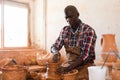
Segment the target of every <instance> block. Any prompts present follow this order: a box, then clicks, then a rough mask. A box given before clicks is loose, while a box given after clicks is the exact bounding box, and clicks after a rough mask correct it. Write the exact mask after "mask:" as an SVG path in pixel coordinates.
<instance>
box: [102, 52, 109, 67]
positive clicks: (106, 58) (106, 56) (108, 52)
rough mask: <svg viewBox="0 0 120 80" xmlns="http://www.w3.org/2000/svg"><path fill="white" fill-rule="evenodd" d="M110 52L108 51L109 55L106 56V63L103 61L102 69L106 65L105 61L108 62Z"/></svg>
mask: <svg viewBox="0 0 120 80" xmlns="http://www.w3.org/2000/svg"><path fill="white" fill-rule="evenodd" d="M109 54H110V52H108V54H107V56H106V58H105V60H104V63H103V65H102V67H101V69H102V68H103V67H104V65H105V63H106V61H107V59H108V57H109Z"/></svg>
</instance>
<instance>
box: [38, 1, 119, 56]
mask: <svg viewBox="0 0 120 80" xmlns="http://www.w3.org/2000/svg"><path fill="white" fill-rule="evenodd" d="M36 1H39V3H37V5H41V3H40V1H41V0H36ZM45 3H46V8H45V9H46V14H45V15H44V14H43V15H44V16H46V17H45V19H46V21H45V23H46V25H44V27H45V28H46V39H47V41H46V46H47V47H46V49H47V50H48V51H50V46H51V45H52V44H53V43H54V41H55V40H56V38H57V37H58V35H59V32H60V30H61V29H62V27H63V26H65V25H66V24H67V23H66V20H65V18H64V8H65V7H66V6H67V5H69V4H72V5H75V6H76V7H77V8H78V10H79V12H80V19H81V20H82V21H83V22H84V23H87V24H89V25H90V26H92V27H93V28H94V29H95V31H96V33H97V36H98V38H97V42H96V54H98V53H100V51H101V46H100V39H101V36H102V34H106V33H112V34H115V35H116V36H115V38H116V43H117V46H118V48H119V49H120V29H119V28H120V23H119V21H120V16H119V14H120V0H46V2H45ZM40 9H41V8H36V11H38V12H39V14H36V16H37V18H40ZM38 23H39V22H36V24H38ZM41 24H42V23H39V24H38V25H37V26H38V27H41V26H42V25H41ZM43 24H44V23H43ZM38 34H39V33H38ZM40 45H41V44H40ZM42 45H43V44H42ZM63 52H64V51H63Z"/></svg>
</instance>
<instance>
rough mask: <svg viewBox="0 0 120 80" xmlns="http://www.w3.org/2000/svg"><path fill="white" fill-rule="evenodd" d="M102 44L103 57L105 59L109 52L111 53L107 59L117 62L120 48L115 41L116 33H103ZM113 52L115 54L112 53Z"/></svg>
mask: <svg viewBox="0 0 120 80" xmlns="http://www.w3.org/2000/svg"><path fill="white" fill-rule="evenodd" d="M101 46H102V54H101V56H102V58H103V60H105V58H106V56H107V54H106V53H109V57H108V59H107V61H108V62H115V61H116V60H117V56H116V55H115V54H117V53H118V52H119V51H118V48H117V45H116V42H115V35H114V34H103V35H102V38H101ZM112 53H113V54H112Z"/></svg>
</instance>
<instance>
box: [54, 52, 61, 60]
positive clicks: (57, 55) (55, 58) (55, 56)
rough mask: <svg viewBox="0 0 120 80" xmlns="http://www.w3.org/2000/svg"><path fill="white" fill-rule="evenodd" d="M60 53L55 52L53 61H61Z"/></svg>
mask: <svg viewBox="0 0 120 80" xmlns="http://www.w3.org/2000/svg"><path fill="white" fill-rule="evenodd" d="M60 57H61V55H60V53H57V54H54V55H53V62H59V61H60Z"/></svg>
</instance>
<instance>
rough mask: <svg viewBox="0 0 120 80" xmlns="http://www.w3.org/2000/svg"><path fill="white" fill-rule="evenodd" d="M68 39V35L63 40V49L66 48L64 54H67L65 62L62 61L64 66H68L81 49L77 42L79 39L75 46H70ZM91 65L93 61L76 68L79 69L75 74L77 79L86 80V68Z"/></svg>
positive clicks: (79, 53)
mask: <svg viewBox="0 0 120 80" xmlns="http://www.w3.org/2000/svg"><path fill="white" fill-rule="evenodd" d="M68 40H69V37H68V39H66V40H65V50H66V56H67V62H65V63H64V65H65V66H69V65H70V64H72V63H73V62H74V61H75V60H76V59H77V58H78V57H79V56H80V55H81V49H80V46H79V43H78V42H79V41H77V46H75V47H70V46H69V41H68ZM78 40H79V38H78ZM66 64H67V65H66ZM92 65H93V63H86V64H83V65H81V66H79V67H78V68H77V69H78V71H79V73H78V75H77V80H88V69H87V68H88V66H92Z"/></svg>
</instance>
